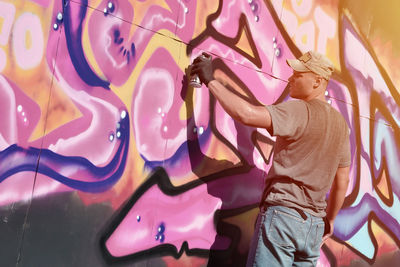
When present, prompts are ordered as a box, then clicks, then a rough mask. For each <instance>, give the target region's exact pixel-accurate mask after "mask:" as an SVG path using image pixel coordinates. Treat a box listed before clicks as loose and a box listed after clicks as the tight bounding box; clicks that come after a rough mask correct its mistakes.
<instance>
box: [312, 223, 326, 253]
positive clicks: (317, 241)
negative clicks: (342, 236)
mask: <svg viewBox="0 0 400 267" xmlns="http://www.w3.org/2000/svg"><path fill="white" fill-rule="evenodd" d="M324 232H325V223H318V224H317V225H316V226H315V237H314V247H315V248H316V249H318V250H319V247H320V246H321V244H322V237H323V235H324Z"/></svg>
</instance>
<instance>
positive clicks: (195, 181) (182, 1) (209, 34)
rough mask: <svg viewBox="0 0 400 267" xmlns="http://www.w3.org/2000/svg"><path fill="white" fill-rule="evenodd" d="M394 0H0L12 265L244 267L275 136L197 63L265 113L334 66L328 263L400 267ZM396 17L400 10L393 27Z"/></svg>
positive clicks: (4, 258) (3, 156)
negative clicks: (295, 74)
mask: <svg viewBox="0 0 400 267" xmlns="http://www.w3.org/2000/svg"><path fill="white" fill-rule="evenodd" d="M399 10H400V4H399V3H398V2H396V1H394V0H393V1H373V0H368V1H362V0H356V1H350V0H330V1H325V0H303V1H299V0H271V1H268V0H232V1H227V0H225V1H223V0H219V1H211V0H210V1H200V0H199V1H196V0H129V1H128V0H31V1H28V0H26V1H23V0H0V94H1V96H0V111H1V118H2V119H1V120H0V219H1V220H0V232H1V238H0V240H1V241H0V260H1V262H2V264H1V265H2V266H110V265H118V266H207V265H209V266H226V265H229V266H244V264H245V261H246V257H247V253H248V248H249V242H250V238H251V236H252V233H253V227H254V223H255V218H256V215H257V206H258V202H259V200H260V196H261V193H262V190H263V185H264V182H265V176H266V173H267V172H268V170H269V167H270V163H271V159H272V157H273V151H274V149H273V147H274V142H275V139H274V138H273V137H271V136H270V135H269V134H268V132H267V131H266V130H265V129H256V128H251V127H247V126H244V125H241V124H240V123H237V122H235V121H234V120H233V119H232V118H231V117H230V116H229V115H228V114H227V113H225V111H224V110H223V109H222V107H221V106H220V105H219V103H218V102H216V100H215V98H214V97H212V96H211V95H210V93H209V92H208V90H207V88H206V87H204V86H203V87H201V88H192V87H190V86H188V83H187V75H186V73H187V67H188V65H189V64H190V62H191V61H192V60H193V59H194V58H195V57H197V56H198V55H200V54H201V53H202V52H208V53H210V54H212V56H213V61H214V63H215V64H214V65H215V72H214V74H215V76H216V77H218V79H220V80H221V81H223V82H224V83H225V85H226V86H227V87H228V88H229V89H230V90H232V91H234V92H235V93H236V94H238V95H240V96H241V97H243V98H244V99H246V100H248V101H250V102H251V103H256V104H260V103H262V104H266V105H267V104H273V103H279V102H282V101H287V100H288V99H289V96H288V91H287V88H286V86H287V79H288V77H289V76H290V75H291V70H290V69H289V67H288V66H287V64H286V62H285V60H286V59H287V58H294V57H298V56H300V55H301V54H302V52H305V51H307V50H316V51H319V52H321V53H323V54H326V55H327V56H328V57H329V58H330V59H331V60H332V62H333V63H334V65H335V69H336V70H335V73H334V75H333V78H332V79H331V81H330V82H329V85H328V89H327V91H326V98H327V100H328V102H329V103H330V104H331V105H332V106H333V107H334V108H336V109H337V110H338V111H340V112H341V113H342V114H343V116H344V117H345V119H346V121H347V123H348V125H349V127H350V129H351V135H350V137H351V152H352V165H351V175H350V176H351V177H350V179H351V182H350V186H349V188H348V192H347V196H346V199H345V203H344V206H343V209H342V210H341V211H340V213H339V215H338V217H337V220H336V222H335V230H334V236H333V237H332V238H331V239H330V240H328V242H327V243H326V244H324V245H323V246H322V248H321V258H320V260H319V262H318V266H370V265H372V266H383V265H386V266H394V265H393V264H395V263H396V262H399V260H400V253H399V246H400V225H399V223H400V202H399V197H400V176H399V173H400V169H399V168H400V155H399V151H400V127H399V125H400V94H399V88H400V83H399V82H400V73H399V71H398V70H399V67H400V38H399V36H400V34H399V33H400V32H399V31H400V30H399V27H398V26H397V25H398V24H399V22H400V21H399V18H398V15H397V13H398V11H399ZM396 12H397V13H396Z"/></svg>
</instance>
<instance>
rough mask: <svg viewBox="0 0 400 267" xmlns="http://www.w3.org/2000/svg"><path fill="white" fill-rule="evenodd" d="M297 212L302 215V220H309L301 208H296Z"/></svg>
mask: <svg viewBox="0 0 400 267" xmlns="http://www.w3.org/2000/svg"><path fill="white" fill-rule="evenodd" d="M295 210H296V211H297V212H298V213H299V214H300V216H301V218H303V220H307V215H306V214H305V212H304V211H303V210H301V209H299V208H295Z"/></svg>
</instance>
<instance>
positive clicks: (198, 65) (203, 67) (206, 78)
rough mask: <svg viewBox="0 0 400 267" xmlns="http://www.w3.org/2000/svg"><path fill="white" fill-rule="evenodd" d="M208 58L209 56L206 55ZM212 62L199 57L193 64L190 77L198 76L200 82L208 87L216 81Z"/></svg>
mask: <svg viewBox="0 0 400 267" xmlns="http://www.w3.org/2000/svg"><path fill="white" fill-rule="evenodd" d="M206 56H208V55H206ZM213 73H214V71H213V67H212V60H211V59H205V58H202V57H201V56H199V57H197V58H196V59H195V60H194V61H193V64H192V67H191V70H190V75H194V74H197V75H198V76H199V78H200V81H201V82H202V83H204V84H205V85H206V86H208V83H209V82H211V81H212V80H214V75H213Z"/></svg>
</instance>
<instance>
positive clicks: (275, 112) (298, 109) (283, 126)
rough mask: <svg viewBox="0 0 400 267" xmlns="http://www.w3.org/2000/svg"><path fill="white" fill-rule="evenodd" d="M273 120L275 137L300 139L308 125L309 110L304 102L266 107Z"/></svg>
mask: <svg viewBox="0 0 400 267" xmlns="http://www.w3.org/2000/svg"><path fill="white" fill-rule="evenodd" d="M266 108H267V110H268V111H269V114H270V115H271V120H272V133H271V135H273V136H281V137H285V138H290V139H297V138H299V137H300V136H301V135H302V133H303V132H304V129H305V128H306V125H307V123H308V119H309V118H308V109H307V106H306V104H305V103H304V102H303V101H298V100H294V101H287V102H283V103H280V104H276V105H269V106H266Z"/></svg>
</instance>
